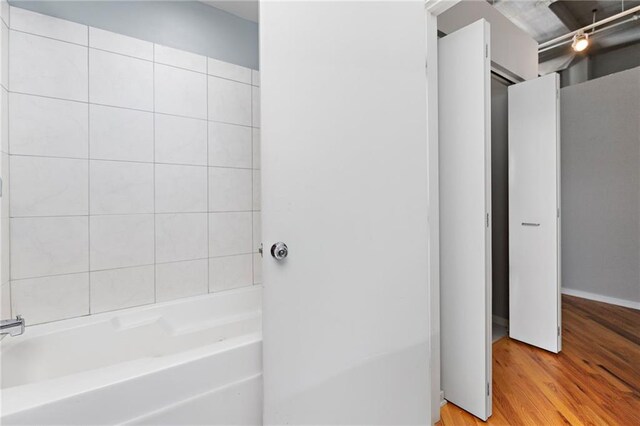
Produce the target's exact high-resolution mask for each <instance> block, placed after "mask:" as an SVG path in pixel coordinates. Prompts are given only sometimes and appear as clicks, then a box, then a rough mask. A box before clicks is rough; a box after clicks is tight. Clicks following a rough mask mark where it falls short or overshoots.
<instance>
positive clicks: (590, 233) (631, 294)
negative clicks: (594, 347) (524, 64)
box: [560, 68, 640, 306]
mask: <svg viewBox="0 0 640 426" xmlns="http://www.w3.org/2000/svg"><path fill="white" fill-rule="evenodd" d="M560 100H561V120H562V126H561V127H562V142H561V144H562V145H561V146H562V212H563V213H562V215H563V217H562V261H563V265H562V283H563V287H564V288H565V289H570V290H578V291H581V292H586V293H590V294H594V295H600V296H606V297H610V298H616V299H621V300H623V301H628V302H633V303H635V306H640V303H639V302H640V120H638V118H639V117H640V68H635V69H632V70H628V71H623V72H620V73H617V74H611V75H609V76H607V77H602V78H599V79H596V80H591V81H588V82H585V83H581V84H577V85H574V86H570V87H565V88H563V89H561V94H560Z"/></svg>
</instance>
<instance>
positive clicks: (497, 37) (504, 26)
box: [438, 0, 538, 80]
mask: <svg viewBox="0 0 640 426" xmlns="http://www.w3.org/2000/svg"><path fill="white" fill-rule="evenodd" d="M481 18H484V19H486V20H487V21H488V22H489V24H490V26H491V61H492V62H493V63H495V64H497V65H498V66H499V67H501V68H502V69H504V70H507V71H508V72H509V73H510V74H513V75H516V76H518V77H519V78H520V79H522V80H529V79H532V78H536V77H537V76H538V43H537V42H536V41H535V40H534V39H533V38H531V37H530V36H529V35H528V34H527V33H526V32H524V31H523V30H521V29H520V28H518V26H516V25H515V24H514V23H513V22H511V21H510V20H509V19H508V18H507V17H506V16H504V15H503V14H501V13H500V12H499V11H498V10H497V9H496V8H494V7H493V6H491V5H490V4H489V3H487V2H486V1H484V0H466V1H461V2H459V3H457V4H456V5H455V6H453V7H452V8H450V9H449V10H447V11H446V12H444V13H442V14H441V15H439V16H438V29H439V30H440V31H443V32H444V33H445V34H450V33H452V32H454V31H456V30H458V29H460V28H462V27H465V26H467V25H469V24H471V23H473V22H475V21H477V20H478V19H481Z"/></svg>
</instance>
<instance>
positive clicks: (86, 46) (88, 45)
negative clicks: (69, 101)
mask: <svg viewBox="0 0 640 426" xmlns="http://www.w3.org/2000/svg"><path fill="white" fill-rule="evenodd" d="M83 26H84V27H87V44H82V43H76V42H73V41H69V40H62V39H60V38H55V37H51V36H47V35H43V34H36V33H33V32H29V31H25V30H19V29H15V28H10V27H9V25H7V29H9V30H11V31H14V32H16V33H20V34H26V35H29V36H32V37H40V38H43V39H47V40H52V41H57V42H60V43H65V44H70V45H72V46H77V47H82V48H88V49H93V50H97V51H100V52H105V53H111V54H113V55H118V56H123V57H125V58H131V59H137V60H139V61H144V62H153V63H156V64H158V65H163V66H167V67H171V68H175V69H179V70H182V71H189V72H193V73H196V74H200V75H205V76H210V77H215V78H219V79H222V80H227V81H233V82H234V83H240V84H245V85H247V86H253V85H254V84H253V79H252V71H258V70H254V69H253V68H249V67H245V66H244V65H238V64H234V63H232V62H227V61H223V60H221V59H216V58H212V57H210V56H206V55H201V54H199V53H195V52H191V51H189V50H184V49H178V48H175V47H171V46H165V45H163V44H159V43H154V42H152V41H147V40H142V39H139V38H136V37H130V36H125V35H124V34H119V33H115V32H112V31H108V32H112V33H113V34H117V35H120V36H124V37H129V38H132V39H134V40H136V41H142V42H143V43H149V44H151V45H152V49H153V53H152V59H146V58H142V57H140V56H134V55H130V54H127V53H122V52H116V51H115V50H109V49H105V48H102V47H95V46H91V42H90V40H89V34H90V29H91V28H96V29H99V30H101V28H97V27H92V26H90V25H83ZM102 31H106V30H102ZM156 46H161V47H167V48H169V49H173V50H177V51H180V52H186V53H188V54H192V55H195V56H199V57H201V58H203V59H205V62H206V65H205V69H206V71H205V72H202V71H198V70H194V69H192V68H186V67H184V66H180V65H174V64H169V63H166V62H157V61H156V59H155V47H156ZM209 59H212V60H214V61H220V62H222V63H224V64H227V65H231V66H233V67H238V68H241V69H244V70H248V71H249V82H248V83H247V82H246V81H242V80H237V79H234V78H231V77H226V76H224V75H219V74H209V72H208V71H209Z"/></svg>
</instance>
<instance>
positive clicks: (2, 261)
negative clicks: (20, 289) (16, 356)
mask: <svg viewBox="0 0 640 426" xmlns="http://www.w3.org/2000/svg"><path fill="white" fill-rule="evenodd" d="M0 161H1V163H0V165H1V168H2V170H0V176H1V177H2V182H3V194H2V197H0V283H1V284H6V283H8V282H9V279H10V277H11V276H10V274H9V272H10V267H11V258H10V257H9V252H10V249H11V246H10V241H9V231H10V227H9V223H10V221H9V198H10V196H11V194H10V191H9V154H7V153H5V152H2V153H0ZM3 318H5V317H3Z"/></svg>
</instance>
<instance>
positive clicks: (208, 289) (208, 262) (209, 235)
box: [205, 59, 211, 293]
mask: <svg viewBox="0 0 640 426" xmlns="http://www.w3.org/2000/svg"><path fill="white" fill-rule="evenodd" d="M208 74H209V60H208V59H207V78H206V83H205V86H206V91H207V293H211V261H210V260H209V258H210V256H211V241H210V240H211V229H210V226H209V218H210V217H211V213H210V212H209V210H211V208H210V207H209V202H210V201H209V191H210V190H211V189H210V182H209V143H210V141H209V127H211V126H210V125H209V121H208V120H209V77H208Z"/></svg>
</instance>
